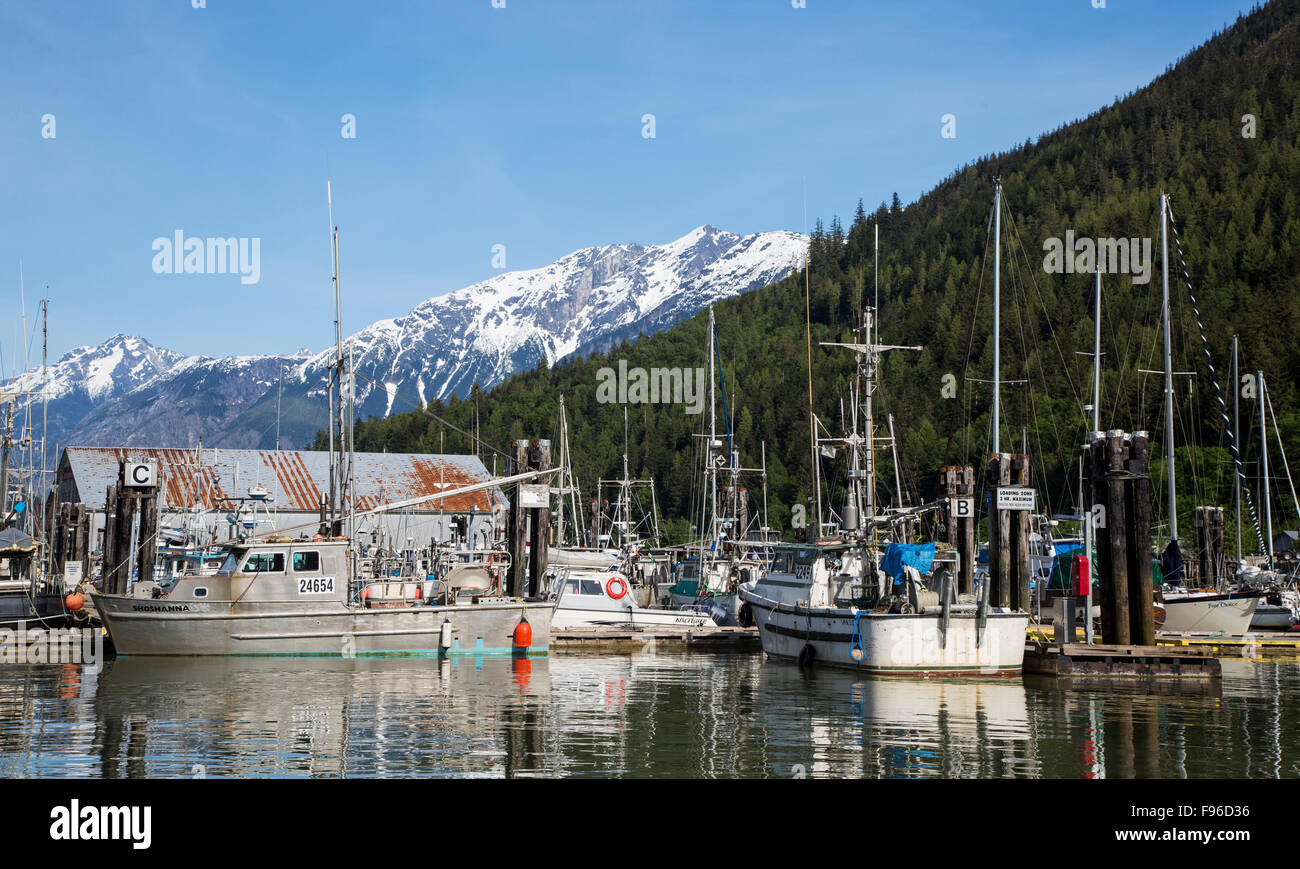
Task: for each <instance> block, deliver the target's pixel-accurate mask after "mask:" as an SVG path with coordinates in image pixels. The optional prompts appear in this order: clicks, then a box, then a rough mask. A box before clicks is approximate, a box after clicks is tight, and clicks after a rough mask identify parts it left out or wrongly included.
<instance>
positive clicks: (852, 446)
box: [740, 184, 1029, 676]
mask: <svg viewBox="0 0 1300 869" xmlns="http://www.w3.org/2000/svg"><path fill="white" fill-rule="evenodd" d="M994 202H995V208H997V209H998V211H999V212H1000V202H1001V185H1000V184H999V185H998V187H997V191H996V194H995V200H994ZM999 220H1000V215H999ZM999 226H1000V225H999ZM995 275H996V271H995ZM807 280H808V276H807V265H805V282H806V281H807ZM994 281H995V283H994V286H995V290H994V303H995V305H996V304H997V298H998V294H997V286H998V285H997V278H996V276H995V279H994ZM878 292H879V291H878V290H877V296H878ZM874 314H875V309H874V308H873V307H872V306H871V305H870V304H867V305H865V306H864V308H863V322H862V329H861V334H862V341H861V342H860V343H846V344H833V345H832V346H837V347H841V348H846V349H849V350H851V351H852V352H854V353H855V354H856V356H857V377H856V378H855V381H854V387H853V395H852V400H851V407H852V411H853V414H852V424H851V426H850V431H849V432H848V433H846V436H845V438H844V442H845V443H847V445H848V446H849V454H850V467H849V471H848V475H847V476H848V484H849V485H848V489H849V492H848V497H847V499H846V503H845V507H844V511H843V515H842V517H841V520H840V523H839V534H838V535H837V536H835V537H822V536H821V535H820V534H817V535H815V536H814V539H813V540H812V541H811V542H810V543H808V544H794V545H791V544H777V545H775V546H774V547H773V549H774V554H775V563H774V566H773V568H772V569H771V570H770V571H769V572H767V573H766V574H764V575H763V576H761V577H759V578H758V579H757V581H755V582H753V583H750V584H747V585H745V586H742V587H741V590H740V593H741V596H742V597H743V598H744V600H745V601H746V602H747V603H748V604H749V606H750V607H751V608H752V611H753V614H754V619H755V621H756V622H757V624H758V628H759V636H760V639H761V640H762V643H763V651H764V652H766V653H767V654H768V655H770V656H773V657H779V658H786V659H795V660H798V661H799V663H800V664H801V665H809V664H813V663H817V664H828V665H831V666H835V667H845V668H850V669H853V670H857V671H861V672H866V673H875V674H880V675H931V674H934V675H964V676H1002V675H1015V674H1018V673H1019V672H1020V671H1021V667H1022V665H1023V662H1024V653H1025V632H1026V629H1027V628H1028V625H1029V615H1028V613H1025V612H1018V611H1014V610H1011V609H1007V608H1003V607H997V606H990V605H989V602H988V589H989V583H987V582H985V583H983V584H982V586H981V589H982V594H981V596H979V597H976V596H974V595H961V596H958V595H957V594H956V593H955V586H954V583H953V582H952V580H951V571H950V570H943V569H934V568H936V567H937V563H936V562H935V560H934V547H933V544H930V545H929V546H928V547H926V546H919V547H909V546H906V545H904V544H899V543H897V542H894V543H891V544H890V545H889V547H888V548H887V549H885V550H884V552H883V553H882V552H881V549H882V547H881V541H880V540H878V539H877V534H878V532H880V531H882V530H885V529H888V528H889V527H890V525H891V524H893V522H894V517H890V516H887V515H885V516H877V515H876V510H875V504H874V494H873V493H874V488H875V480H874V475H875V461H874V449H875V442H876V437H875V427H874V418H873V410H872V395H873V393H874V391H875V379H876V374H877V371H878V367H879V363H880V357H881V354H882V353H885V352H887V351H892V350H919V349H921V348H919V347H902V346H897V345H886V344H879V343H877V342H876V340H875V339H874V336H873V326H874V325H875V324H874V322H873V317H874ZM994 322H995V335H994V341H995V344H994V346H995V347H996V346H997V338H998V336H997V330H996V324H997V322H998V320H997V318H996V317H995V320H994ZM809 345H810V353H809V364H810V366H811V338H810V339H809ZM996 359H997V356H996V355H995V372H994V376H995V381H994V382H995V389H994V407H995V412H994V419H995V420H996V419H997V412H996V407H997V388H996V383H997V380H996V377H997V370H996ZM810 383H811V378H810ZM810 391H811V388H810ZM810 404H811V402H810ZM860 417H861V419H862V421H863V422H864V424H865V425H864V428H863V430H862V431H859V429H858V422H859V418H860ZM816 425H817V420H816V417H815V416H813V417H812V418H811V419H810V429H811V441H812V442H811V445H810V446H811V451H812V456H813V473H814V479H815V478H816V474H817V458H816V457H817V454H818V439H817V437H816V430H817V429H816ZM995 430H996V429H995ZM995 438H996V436H995ZM995 445H996V439H995ZM995 449H996V446H995ZM818 491H820V487H818ZM816 508H817V513H818V516H819V517H820V513H821V505H820V497H818V503H817V505H816ZM916 512H919V508H918V509H917V511H916ZM817 525H818V526H819V527H820V525H821V520H820V518H818V520H817ZM882 554H883V558H882ZM931 570H932V571H933V572H932V573H931V574H930V576H929V577H925V576H923V575H922V574H923V572H925V571H931ZM891 578H892V579H891Z"/></svg>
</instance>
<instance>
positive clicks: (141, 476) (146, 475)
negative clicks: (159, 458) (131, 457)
mask: <svg viewBox="0 0 1300 869" xmlns="http://www.w3.org/2000/svg"><path fill="white" fill-rule="evenodd" d="M126 484H127V486H130V487H131V488H133V489H147V488H149V487H150V486H155V485H157V484H158V465H157V464H155V463H154V462H128V463H127V466H126Z"/></svg>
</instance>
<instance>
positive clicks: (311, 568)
mask: <svg viewBox="0 0 1300 869" xmlns="http://www.w3.org/2000/svg"><path fill="white" fill-rule="evenodd" d="M293 569H294V571H296V572H298V573H308V572H315V571H317V570H320V553H319V552H315V551H312V552H295V553H294V554H293Z"/></svg>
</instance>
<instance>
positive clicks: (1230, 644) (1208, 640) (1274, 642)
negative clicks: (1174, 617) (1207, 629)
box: [1156, 631, 1300, 658]
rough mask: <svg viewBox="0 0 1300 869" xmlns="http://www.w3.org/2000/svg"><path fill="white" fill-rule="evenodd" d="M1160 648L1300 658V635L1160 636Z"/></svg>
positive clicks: (1220, 655) (1228, 655)
mask: <svg viewBox="0 0 1300 869" xmlns="http://www.w3.org/2000/svg"><path fill="white" fill-rule="evenodd" d="M1156 644H1157V645H1159V646H1161V647H1162V648H1171V649H1183V648H1186V649H1202V650H1205V651H1206V652H1207V654H1211V655H1214V656H1215V657H1218V658H1300V633H1292V632H1290V631H1277V632H1271V631H1261V632H1260V633H1257V634H1237V635H1227V634H1220V635H1216V634H1157V635H1156Z"/></svg>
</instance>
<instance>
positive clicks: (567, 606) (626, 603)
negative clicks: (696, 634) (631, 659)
mask: <svg viewBox="0 0 1300 869" xmlns="http://www.w3.org/2000/svg"><path fill="white" fill-rule="evenodd" d="M554 587H555V590H556V593H557V594H558V598H557V600H556V604H555V615H554V617H553V619H552V621H551V626H552V628H553V629H554V630H563V629H565V628H576V627H596V626H609V627H646V626H665V627H684V628H700V627H706V626H711V625H713V624H714V621H713V619H711V618H710V617H709V616H708V615H707V614H705V613H700V612H693V611H690V610H669V609H662V610H661V609H648V608H646V607H642V606H640V605H639V604H638V603H637V602H636V600H635V599H634V598H633V596H632V594H631V591H632V587H631V585H630V584H629V583H628V581H627V577H626V576H624V575H623V574H622V573H619V572H617V571H613V570H598V569H590V568H581V567H578V568H570V569H568V570H565V571H563V572H561V573H559V574H557V575H556V576H555V579H554Z"/></svg>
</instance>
